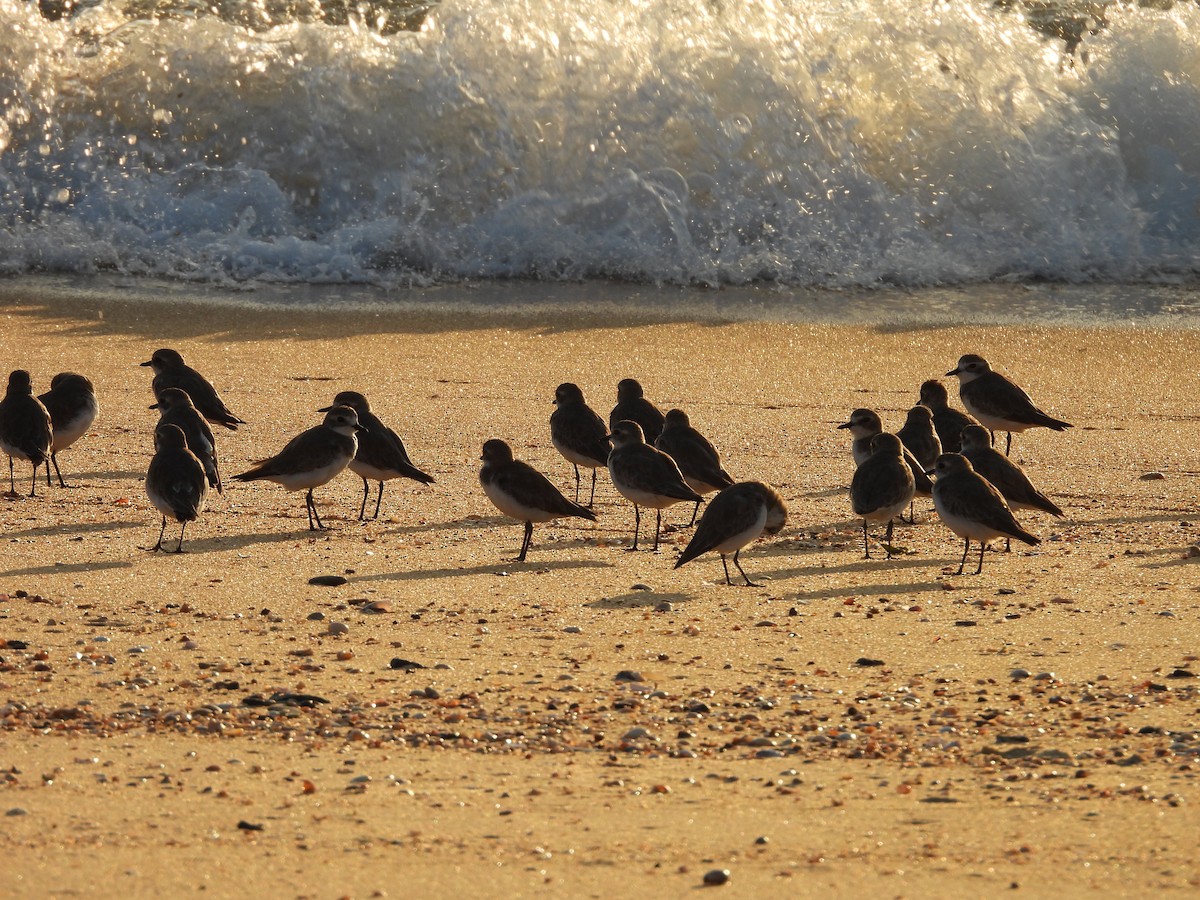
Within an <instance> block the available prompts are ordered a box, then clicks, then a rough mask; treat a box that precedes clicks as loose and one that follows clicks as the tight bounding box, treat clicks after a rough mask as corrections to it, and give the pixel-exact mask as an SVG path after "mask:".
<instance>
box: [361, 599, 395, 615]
mask: <svg viewBox="0 0 1200 900" xmlns="http://www.w3.org/2000/svg"><path fill="white" fill-rule="evenodd" d="M362 611H363V612H365V613H389V612H391V611H392V604H391V601H389V600H372V601H371V602H370V603H364V604H363V605H362Z"/></svg>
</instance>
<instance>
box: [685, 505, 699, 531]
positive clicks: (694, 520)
mask: <svg viewBox="0 0 1200 900" xmlns="http://www.w3.org/2000/svg"><path fill="white" fill-rule="evenodd" d="M699 512H700V501H699V500H697V501H696V505H695V506H694V507H692V521H690V522H688V528H691V527H692V526H693V525H695V524H696V514H697V513H699Z"/></svg>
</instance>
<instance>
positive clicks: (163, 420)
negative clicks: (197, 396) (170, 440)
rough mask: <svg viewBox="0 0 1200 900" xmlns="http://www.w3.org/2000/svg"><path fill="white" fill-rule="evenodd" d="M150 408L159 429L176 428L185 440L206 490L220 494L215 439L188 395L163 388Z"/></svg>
mask: <svg viewBox="0 0 1200 900" xmlns="http://www.w3.org/2000/svg"><path fill="white" fill-rule="evenodd" d="M150 408H151V409H157V410H158V414H159V417H158V424H159V425H175V426H178V428H179V430H180V431H182V432H183V436H184V437H185V438H187V446H188V449H189V450H191V451H192V453H194V454H195V455H196V458H197V459H198V460H200V465H201V466H203V467H204V474H205V476H206V477H207V478H208V485H209V487H214V488H216V489H217V493H218V494H223V493H224V492H225V488H224V485H222V484H221V469H220V466H219V464H218V463H217V439H216V438H215V437H214V436H213V431H212V429H211V428H210V427H209V426H208V420H207V419H205V418H204V416H202V415H200V410H198V409H196V406H195V404H193V403H192V398H191V397H189V396H188V392H187V391H185V390H182V389H181V388H164V389H163V391H162V392H161V393H160V394H159V395H158V402H157V403H154V404H151V406H150Z"/></svg>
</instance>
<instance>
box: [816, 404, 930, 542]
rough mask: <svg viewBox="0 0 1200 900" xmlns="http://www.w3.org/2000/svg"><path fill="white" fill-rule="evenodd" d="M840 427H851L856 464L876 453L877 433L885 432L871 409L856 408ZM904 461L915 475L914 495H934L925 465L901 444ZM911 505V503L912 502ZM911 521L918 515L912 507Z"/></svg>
mask: <svg viewBox="0 0 1200 900" xmlns="http://www.w3.org/2000/svg"><path fill="white" fill-rule="evenodd" d="M838 428H846V429H849V431H850V435H851V437H852V438H853V439H854V440H853V441H852V442H851V444H850V453H851V455H853V457H854V463H855V465H858V466H861V465H862V464H863V463H864V462H866V461H867V460H868V459H870V458H871V456H872V455H874V452H875V450H874V443H873V442H874V440H875V435H877V434H883V433H884V432H883V421H882V420H881V419H880V418H879V414H878V413H876V412H875V411H874V410H871V409H856V410H854V412H852V413H850V420H849V421H848V422H843V423H842V424H841V425H839V426H838ZM900 449H901V451H902V455H903V457H904V461H905V462H906V463H908V468H909V469H910V470H911V471H912V476H913V496H914V497H932V496H933V482H932V481H930V480H929V476H928V475H926V474H925V467H924V466H922V465H921V463H920V462H918V461H917V458H916V457H915V456H913V455H912V453H910V452H909V450H908V448H906V447H904V446H901V448H900ZM910 506H911V503H910ZM908 518H909V521H911V522H915V521H916V517H915V515H914V513H913V510H912V509H909V511H908Z"/></svg>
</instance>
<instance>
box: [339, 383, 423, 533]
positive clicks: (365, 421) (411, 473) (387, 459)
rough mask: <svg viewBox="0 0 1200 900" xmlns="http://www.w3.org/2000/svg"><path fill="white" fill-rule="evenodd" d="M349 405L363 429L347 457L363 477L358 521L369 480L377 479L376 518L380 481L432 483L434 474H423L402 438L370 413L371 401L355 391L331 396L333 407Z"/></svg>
mask: <svg viewBox="0 0 1200 900" xmlns="http://www.w3.org/2000/svg"><path fill="white" fill-rule="evenodd" d="M339 404H340V405H342V406H349V407H350V408H351V409H353V410H354V411H355V412H356V413H358V424H359V425H361V426H362V427H363V429H364V430H362V431H360V432H359V433H358V451H357V452H356V453H355V454H354V459H352V460H350V471H351V472H353V473H354V474H356V475H357V476H358V477H359V478H361V479H362V480H363V498H362V505H361V506H360V507H359V510H358V519H359V521H360V522H361V521H362V520H363V519H365V518H366V514H367V497H368V496H369V495H370V493H371V484H370V482H371V481H378V482H379V493H378V495H377V496H376V497H375V515H374V516H372V517H371V518H373V519H378V518H379V505H380V504H381V503H382V502H383V483H384V482H385V481H390V480H391V479H393V478H411V479H412V480H413V481H418V482H420V483H421V484H433V483H434V480H433V476H432V475H426V474H425V473H424V472H422V471H421V470H420V469H418V468H417V467H416V466H415V465H413V461H412V460H411V459H409V458H408V451H407V450H405V449H404V441H402V440H400V435H398V434H396V432H394V431H392V429H390V428H388V427H387V426H386V425H384V424H383V422H382V421H380V419H379V417H378V416H377V415H375V413H373V412H371V404H370V403H368V402H367V398H366V397H364V396H363V395H362V394H360V393H359V392H358V391H341V392H339V393H338V395H337V396H336V397H334V398H333V406H337V405H339ZM333 406H325V407H322V408H321V409H319V410H317V412H329V410H331V409H333Z"/></svg>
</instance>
